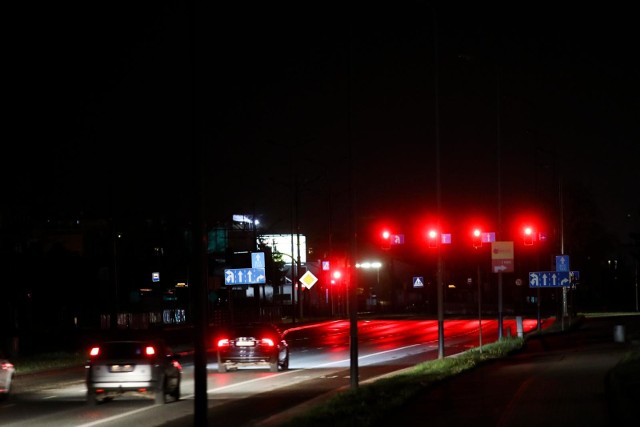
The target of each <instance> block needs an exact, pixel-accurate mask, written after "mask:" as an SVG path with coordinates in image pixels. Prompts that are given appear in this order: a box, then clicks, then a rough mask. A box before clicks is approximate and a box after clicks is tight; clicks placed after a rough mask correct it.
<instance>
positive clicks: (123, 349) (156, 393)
mask: <svg viewBox="0 0 640 427" xmlns="http://www.w3.org/2000/svg"><path fill="white" fill-rule="evenodd" d="M179 357H180V356H179V355H178V354H176V353H174V352H172V351H171V349H170V348H169V347H167V346H166V345H165V344H164V342H163V341H161V340H149V341H141V340H138V341H105V342H102V343H99V344H97V345H94V346H92V347H91V349H90V351H89V360H87V363H86V368H87V369H86V371H87V377H86V383H87V403H89V404H90V405H95V404H97V403H98V402H105V401H108V400H111V399H113V398H114V397H116V396H120V395H123V394H125V393H133V394H142V395H150V396H153V397H154V399H155V403H167V402H168V401H169V400H168V399H167V395H168V396H170V397H171V398H173V400H179V399H180V381H181V379H182V366H181V365H180V362H179V361H178V359H179Z"/></svg>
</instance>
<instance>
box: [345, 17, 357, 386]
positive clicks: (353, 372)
mask: <svg viewBox="0 0 640 427" xmlns="http://www.w3.org/2000/svg"><path fill="white" fill-rule="evenodd" d="M350 18H351V17H350ZM349 22H351V20H349ZM347 41H348V43H347V145H348V149H347V156H348V158H347V165H348V170H349V184H348V185H349V208H350V209H349V236H350V241H351V245H350V246H351V248H350V257H349V264H348V266H347V267H348V269H349V274H348V275H347V278H348V281H347V289H348V307H349V331H350V332H349V336H350V340H349V350H350V351H349V354H350V362H351V363H350V369H349V375H350V383H351V388H352V389H356V388H358V376H359V373H358V371H359V369H358V307H357V305H358V275H357V274H356V260H357V259H358V258H357V252H358V250H357V247H358V242H357V225H356V196H355V189H354V179H355V171H354V164H353V141H352V140H351V136H352V135H351V26H350V25H349V27H348V38H347Z"/></svg>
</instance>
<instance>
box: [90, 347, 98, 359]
mask: <svg viewBox="0 0 640 427" xmlns="http://www.w3.org/2000/svg"><path fill="white" fill-rule="evenodd" d="M99 354H100V347H92V348H91V350H90V351H89V355H90V356H91V357H96V356H97V355H99Z"/></svg>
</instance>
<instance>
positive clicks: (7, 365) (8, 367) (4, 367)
mask: <svg viewBox="0 0 640 427" xmlns="http://www.w3.org/2000/svg"><path fill="white" fill-rule="evenodd" d="M1 368H2V370H3V371H4V370H9V369H11V368H13V365H12V364H11V363H9V362H4V363H3V364H2V366H1Z"/></svg>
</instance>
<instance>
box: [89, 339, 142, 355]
mask: <svg viewBox="0 0 640 427" xmlns="http://www.w3.org/2000/svg"><path fill="white" fill-rule="evenodd" d="M148 345H150V344H147V343H139V342H118V343H105V344H102V345H100V346H99V347H100V352H99V353H98V355H97V356H96V359H123V358H140V357H145V356H146V354H145V347H147V346H148Z"/></svg>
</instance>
